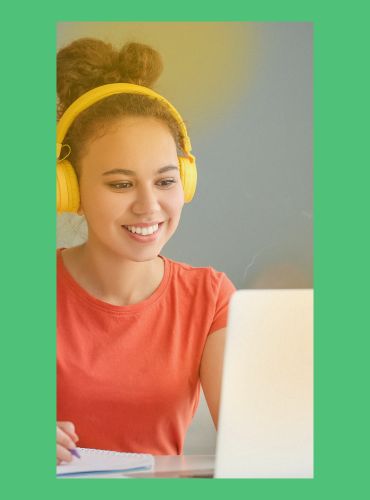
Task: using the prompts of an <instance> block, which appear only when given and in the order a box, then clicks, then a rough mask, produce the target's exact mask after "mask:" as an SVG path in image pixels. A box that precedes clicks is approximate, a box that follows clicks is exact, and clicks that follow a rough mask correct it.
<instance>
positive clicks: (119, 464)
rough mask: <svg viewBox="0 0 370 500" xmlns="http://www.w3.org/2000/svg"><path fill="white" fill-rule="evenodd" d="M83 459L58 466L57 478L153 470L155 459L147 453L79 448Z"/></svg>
mask: <svg viewBox="0 0 370 500" xmlns="http://www.w3.org/2000/svg"><path fill="white" fill-rule="evenodd" d="M77 451H78V453H79V454H80V456H81V458H77V457H73V460H72V462H68V463H67V462H63V463H62V464H60V465H58V466H57V476H64V475H70V476H72V475H74V474H81V473H82V474H88V473H99V472H107V471H111V472H113V471H115V472H129V471H133V470H153V468H154V457H153V455H149V454H145V453H122V452H118V451H108V450H95V449H93V448H77Z"/></svg>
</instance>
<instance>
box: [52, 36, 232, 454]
mask: <svg viewBox="0 0 370 500" xmlns="http://www.w3.org/2000/svg"><path fill="white" fill-rule="evenodd" d="M161 71H162V63H161V58H160V56H159V54H158V53H157V52H156V51H155V50H153V49H152V48H150V47H148V46H146V45H142V44H136V43H129V44H126V45H124V46H123V47H122V49H121V50H119V51H117V50H115V49H114V48H113V47H112V46H111V45H110V44H107V43H105V42H103V41H99V40H95V39H80V40H77V41H75V42H73V43H72V44H70V45H69V46H67V47H65V48H63V49H61V50H60V51H59V52H58V58H57V91H58V99H59V106H58V118H59V123H58V127H59V125H60V124H61V123H62V122H63V120H64V121H68V125H67V126H65V127H64V128H65V130H64V132H63V133H61V134H60V135H61V137H62V140H61V142H60V144H59V146H58V157H59V161H58V162H57V169H59V168H63V169H66V171H67V170H68V169H70V170H73V175H75V177H76V181H74V180H73V178H72V177H73V176H72V177H68V180H65V185H66V186H67V187H66V188H65V189H66V190H67V191H68V193H69V202H68V203H70V202H71V198H74V199H73V200H72V205H71V204H69V205H68V204H67V205H65V206H64V205H63V204H62V202H60V206H59V211H64V210H70V211H76V212H77V213H79V214H80V215H83V216H84V217H85V219H86V222H87V226H88V237H87V240H86V242H85V243H83V244H82V245H79V246H76V247H72V248H60V249H58V250H57V302H58V303H57V461H58V463H60V462H61V461H70V460H71V459H72V454H71V450H73V449H74V448H75V447H76V445H77V444H76V443H77V442H78V445H79V446H82V447H88V448H100V449H109V450H116V451H126V452H137V453H152V454H155V455H171V454H181V453H182V449H183V442H184V439H185V435H186V431H187V428H188V426H189V425H190V423H191V420H192V417H193V415H194V413H195V411H196V409H197V406H198V402H199V391H200V384H201V385H202V388H203V391H204V394H205V398H206V401H207V404H208V407H209V410H210V413H211V415H212V419H213V422H214V424H215V426H216V428H217V421H218V409H219V398H220V385H221V373H222V360H223V349H224V339H225V326H226V321H227V308H228V303H229V300H230V296H231V294H232V293H233V292H234V290H235V287H234V286H233V284H232V283H231V282H230V280H229V279H228V278H227V277H226V275H225V274H224V273H221V272H218V271H216V270H214V269H213V268H211V267H204V268H201V267H192V266H190V265H187V264H184V263H181V262H175V261H173V260H171V259H168V258H166V257H164V256H163V255H161V251H162V248H163V246H164V245H165V244H166V242H167V241H168V240H169V239H170V238H171V237H172V235H173V234H174V232H175V231H176V228H177V226H178V224H179V221H180V217H181V211H182V209H183V205H184V202H186V201H190V200H191V198H192V196H193V194H194V190H195V180H196V173H195V174H194V172H196V171H195V170H192V169H195V162H194V157H193V156H192V155H191V153H190V147H189V144H190V141H189V139H188V137H187V135H186V130H185V127H184V124H183V122H182V119H181V117H180V116H179V115H178V114H177V112H176V110H175V109H174V108H172V105H171V104H170V103H168V101H165V100H164V99H163V98H161V97H160V96H158V94H154V93H152V94H151V93H150V92H151V90H150V87H151V86H152V84H153V82H154V81H155V80H156V79H157V78H158V76H159V74H160V73H161ZM120 83H126V84H131V86H130V85H128V86H127V85H126V86H122V85H121V86H119V85H118V86H117V85H113V87H112V86H111V87H104V88H103V86H106V85H111V84H120ZM107 88H109V89H111V88H113V89H114V93H112V94H111V93H109V92H108V94H107V93H106V92H107V91H106V89H107ZM117 88H118V90H117ZM101 89H103V90H101ZM90 91H92V92H93V93H94V92H95V91H96V92H98V93H100V92H102V94H99V95H100V97H99V98H96V96H95V97H94V99H93V100H92V101H91V99H90V101H89V96H90V94H91V92H90ZM88 92H90V94H87V93H88ZM86 94H87V97H86ZM81 96H83V97H81ZM81 99H82V100H83V102H84V104H83V105H80V101H81ZM71 105H73V106H74V108H70V106H71ZM68 108H69V111H67V109H68ZM75 108H76V109H78V111H77V112H74V113H72V118H71V119H66V117H67V115H68V113H70V111H71V109H75ZM61 128H62V126H60V128H58V132H60V129H61ZM66 162H67V163H68V164H66ZM71 166H72V167H71ZM67 167H68V168H67ZM58 172H59V171H58ZM63 175H64V174H63ZM58 176H59V173H58ZM68 176H69V174H68ZM58 179H59V177H58ZM74 182H75V183H76V186H77V188H76V186H75V188H76V189H74V188H73V186H72V184H73V183H74ZM189 186H190V187H189ZM58 192H59V194H60V197H61V198H62V197H64V199H65V197H66V196H67V198H68V194H67V195H66V194H65V192H64V188H63V186H62V183H60V185H59V183H58ZM76 192H77V194H76ZM71 193H74V194H73V196H72V195H71ZM63 203H64V201H63ZM62 205H63V206H62ZM194 244H196V242H194Z"/></svg>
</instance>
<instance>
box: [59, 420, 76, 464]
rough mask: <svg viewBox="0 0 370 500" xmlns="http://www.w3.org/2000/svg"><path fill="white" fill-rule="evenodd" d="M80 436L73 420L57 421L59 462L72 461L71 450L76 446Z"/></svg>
mask: <svg viewBox="0 0 370 500" xmlns="http://www.w3.org/2000/svg"><path fill="white" fill-rule="evenodd" d="M77 440H78V436H77V434H76V432H75V427H74V425H73V423H72V422H57V464H58V465H59V464H60V463H61V462H63V461H65V462H71V460H72V458H73V456H72V454H71V452H70V451H69V450H73V449H75V448H76V441H77Z"/></svg>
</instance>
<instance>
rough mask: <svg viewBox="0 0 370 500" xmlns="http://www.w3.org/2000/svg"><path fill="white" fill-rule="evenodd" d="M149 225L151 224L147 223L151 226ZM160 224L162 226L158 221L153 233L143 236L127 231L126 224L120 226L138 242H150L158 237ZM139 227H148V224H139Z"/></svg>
mask: <svg viewBox="0 0 370 500" xmlns="http://www.w3.org/2000/svg"><path fill="white" fill-rule="evenodd" d="M151 225H152V224H149V226H151ZM162 226H163V222H159V223H158V229H157V231H156V232H155V233H153V234H148V235H146V236H144V235H142V234H137V233H132V232H131V231H129V229H127V227H126V226H121V227H122V228H123V229H124V230H125V232H126V234H127V235H128V236H129V238H131V239H132V240H134V241H137V242H139V243H151V242H153V241H155V240H156V239H157V238H158V236H159V234H160V233H161V229H162ZM140 227H148V225H147V224H146V225H145V226H140Z"/></svg>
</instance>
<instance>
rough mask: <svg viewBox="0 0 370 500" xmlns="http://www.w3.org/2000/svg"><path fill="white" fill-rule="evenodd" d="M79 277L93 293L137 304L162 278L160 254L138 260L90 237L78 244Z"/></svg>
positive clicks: (107, 299) (112, 301) (106, 299)
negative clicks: (103, 246) (114, 250)
mask: <svg viewBox="0 0 370 500" xmlns="http://www.w3.org/2000/svg"><path fill="white" fill-rule="evenodd" d="M75 252H76V254H75V262H76V264H77V269H78V271H76V273H77V274H78V278H77V281H79V283H80V284H81V286H82V287H83V288H85V289H86V290H87V291H88V292H89V293H90V294H91V295H93V296H94V297H96V298H98V299H100V300H103V301H104V302H108V303H110V304H114V305H121V306H122V305H129V304H136V303H138V302H141V301H142V300H145V299H146V298H148V297H149V296H150V295H152V293H153V292H154V291H155V289H156V288H158V286H159V284H160V282H161V281H162V278H163V273H164V263H163V260H162V259H161V258H160V257H155V258H154V259H151V260H148V261H144V262H135V261H132V260H128V259H125V258H123V257H122V256H120V255H118V254H116V253H114V252H111V251H109V249H107V248H102V247H101V246H99V245H96V244H93V243H92V242H91V241H89V240H88V241H87V242H86V243H84V244H83V245H81V246H80V247H75Z"/></svg>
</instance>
